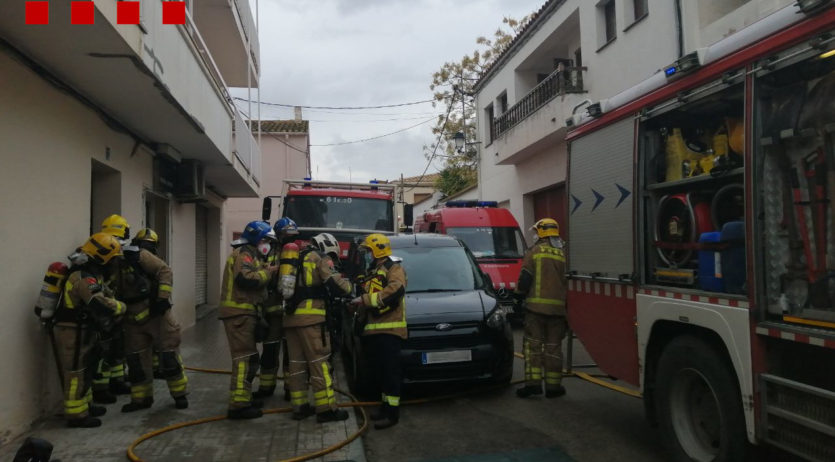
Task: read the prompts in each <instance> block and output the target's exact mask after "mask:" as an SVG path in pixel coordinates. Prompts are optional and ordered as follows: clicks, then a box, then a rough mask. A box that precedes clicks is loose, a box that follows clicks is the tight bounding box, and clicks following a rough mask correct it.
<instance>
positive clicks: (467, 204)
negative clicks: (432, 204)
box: [446, 200, 499, 207]
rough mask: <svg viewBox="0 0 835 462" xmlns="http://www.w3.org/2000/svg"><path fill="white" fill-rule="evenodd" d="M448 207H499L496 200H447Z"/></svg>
mask: <svg viewBox="0 0 835 462" xmlns="http://www.w3.org/2000/svg"><path fill="white" fill-rule="evenodd" d="M446 206H447V207H498V206H499V203H498V202H496V201H464V200H461V201H447V203H446Z"/></svg>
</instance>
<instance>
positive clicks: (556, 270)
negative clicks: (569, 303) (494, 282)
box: [515, 239, 567, 316]
mask: <svg viewBox="0 0 835 462" xmlns="http://www.w3.org/2000/svg"><path fill="white" fill-rule="evenodd" d="M525 273H527V274H525ZM566 287H567V284H566V279H565V254H564V253H563V251H562V249H558V248H556V247H554V246H552V245H551V243H550V241H549V240H548V239H540V240H538V241H537V242H536V244H534V246H533V247H531V248H530V249H529V250H528V251H527V252H526V253H525V259H524V260H523V261H522V271H521V273H520V274H519V282H518V283H517V284H516V290H515V292H516V293H517V294H522V295H524V296H525V299H526V301H527V305H528V309H529V310H530V311H532V312H534V313H539V314H544V315H546V316H565V313H566V311H565V297H566Z"/></svg>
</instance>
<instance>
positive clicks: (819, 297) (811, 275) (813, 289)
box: [792, 148, 830, 308]
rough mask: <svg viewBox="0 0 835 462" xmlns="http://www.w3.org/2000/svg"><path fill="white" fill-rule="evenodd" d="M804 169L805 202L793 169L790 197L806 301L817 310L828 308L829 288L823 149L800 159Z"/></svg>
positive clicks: (825, 172)
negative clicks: (803, 263) (804, 274)
mask: <svg viewBox="0 0 835 462" xmlns="http://www.w3.org/2000/svg"><path fill="white" fill-rule="evenodd" d="M801 162H802V165H803V168H804V171H803V176H804V177H805V179H806V185H807V188H808V191H809V201H803V199H802V194H801V191H800V177H799V175H798V172H797V169H795V174H794V180H793V182H792V189H793V194H794V203H795V209H796V211H797V219H798V228H799V231H800V234H801V238H802V240H803V252H804V255H805V256H806V272H807V274H808V279H809V284H810V285H809V302H810V304H811V305H812V306H814V307H817V308H825V307H828V306H829V302H830V300H829V289H828V283H827V276H826V274H827V269H826V250H827V225H826V209H827V203H828V200H827V197H826V192H827V191H826V189H827V188H826V182H827V171H826V157H825V156H824V153H823V149H820V148H818V149H816V150H815V151H813V152H812V153H810V154H809V155H807V156H806V157H804V158H803V159H802V161H801ZM806 205H808V206H810V212H811V215H812V225H813V227H814V243H815V252H814V256H813V255H812V238H811V236H810V233H809V228H808V226H807V224H806V214H805V211H804V207H805V206H806Z"/></svg>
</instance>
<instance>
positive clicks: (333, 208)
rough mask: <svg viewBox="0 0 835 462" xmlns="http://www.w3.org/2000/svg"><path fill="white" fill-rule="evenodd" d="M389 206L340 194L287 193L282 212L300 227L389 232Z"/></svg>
mask: <svg viewBox="0 0 835 462" xmlns="http://www.w3.org/2000/svg"><path fill="white" fill-rule="evenodd" d="M393 214H394V211H393V210H392V205H391V202H390V201H387V200H384V199H367V198H358V197H344V196H288V197H287V198H286V199H285V202H284V215H285V216H288V217H290V218H292V219H293V220H294V221H295V222H296V224H297V225H298V226H299V227H302V228H333V229H370V230H378V231H391V230H392V229H393V228H394V225H393V222H394V220H393Z"/></svg>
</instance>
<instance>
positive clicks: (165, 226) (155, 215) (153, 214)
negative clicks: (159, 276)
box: [145, 189, 171, 262]
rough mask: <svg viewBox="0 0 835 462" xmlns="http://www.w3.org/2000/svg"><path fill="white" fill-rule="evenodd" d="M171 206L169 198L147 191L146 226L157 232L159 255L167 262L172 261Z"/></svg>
mask: <svg viewBox="0 0 835 462" xmlns="http://www.w3.org/2000/svg"><path fill="white" fill-rule="evenodd" d="M170 217H171V206H170V202H169V200H168V198H166V197H165V196H161V195H159V194H157V193H155V192H153V191H151V190H147V189H146V190H145V226H147V227H148V228H151V229H153V230H154V231H156V233H157V236H158V237H159V242H158V243H157V255H158V256H159V257H160V258H162V259H163V260H165V261H166V262H168V261H171V260H170V258H169V257H170V255H169V254H168V253H169V249H170V223H171V218H170Z"/></svg>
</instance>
